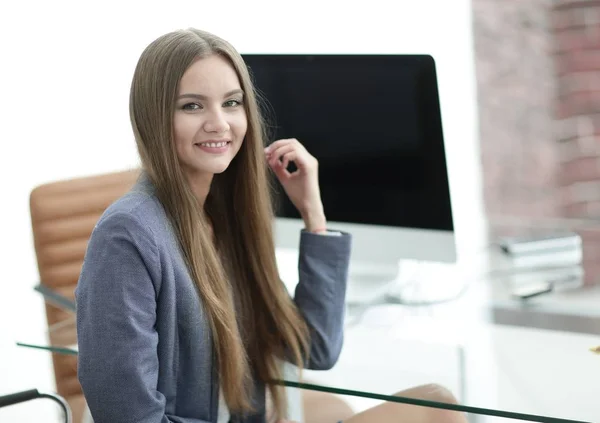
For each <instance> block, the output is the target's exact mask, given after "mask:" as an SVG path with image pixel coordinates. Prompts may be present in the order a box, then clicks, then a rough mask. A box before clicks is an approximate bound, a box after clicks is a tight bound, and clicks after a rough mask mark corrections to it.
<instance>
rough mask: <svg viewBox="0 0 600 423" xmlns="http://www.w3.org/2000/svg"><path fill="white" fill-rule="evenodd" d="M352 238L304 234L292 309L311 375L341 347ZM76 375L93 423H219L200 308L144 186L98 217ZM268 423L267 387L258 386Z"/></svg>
mask: <svg viewBox="0 0 600 423" xmlns="http://www.w3.org/2000/svg"><path fill="white" fill-rule="evenodd" d="M350 244H351V237H350V235H349V234H346V233H343V234H342V236H321V235H315V234H311V233H307V232H304V231H303V232H302V233H301V239H300V260H299V275H300V281H299V284H298V286H297V288H296V292H295V296H294V301H295V303H296V305H297V306H298V307H299V310H300V312H301V314H302V315H303V316H304V318H305V319H306V322H307V323H308V326H309V328H310V330H311V348H310V359H309V361H308V363H306V367H307V368H310V369H322V370H325V369H329V368H331V367H332V366H333V365H334V364H335V362H336V360H337V358H338V356H339V353H340V350H341V348H342V342H343V313H344V297H345V291H346V279H347V274H348V264H349V258H350ZM75 295H76V304H77V333H78V346H79V364H78V377H79V381H80V383H81V386H82V389H83V392H84V395H85V398H86V400H87V403H88V406H89V408H90V411H91V414H92V416H93V418H94V422H95V423H126V422H127V423H139V422H144V423H159V422H160V423H167V422H177V423H206V422H211V423H214V422H216V419H217V407H218V399H219V392H218V384H219V382H218V372H217V369H216V366H215V362H214V356H213V351H212V343H211V334H210V330H209V327H208V325H207V321H206V319H205V318H204V311H203V307H202V304H201V302H200V300H199V298H198V295H197V293H196V288H195V286H194V283H193V282H192V280H191V279H190V276H189V274H188V271H187V268H186V266H185V264H184V260H183V257H182V254H181V251H180V249H179V247H178V243H177V241H176V238H175V235H174V232H173V230H172V228H171V225H170V224H169V222H168V220H167V216H166V214H165V211H164V209H163V208H162V206H161V204H160V202H159V201H158V199H157V197H156V196H155V195H154V192H153V187H152V185H151V184H150V183H149V182H148V181H147V179H142V180H141V181H140V182H138V183H137V184H136V186H135V187H134V188H133V189H132V190H131V191H130V192H129V193H128V194H126V195H125V196H123V197H122V198H120V199H119V200H118V201H116V202H115V203H114V204H112V205H111V206H110V207H109V208H108V209H107V210H106V212H105V213H104V214H103V215H102V217H101V218H100V220H99V221H98V224H97V226H96V227H95V229H94V231H93V233H92V236H91V238H90V241H89V244H88V249H87V252H86V256H85V260H84V264H83V268H82V271H81V276H80V279H79V282H78V285H77V289H76V294H75ZM255 385H256V387H257V389H256V392H257V393H256V395H255V397H254V398H253V403H254V407H255V409H256V413H254V414H252V415H248V416H232V419H231V421H232V422H247V423H250V422H264V421H265V387H264V385H263V384H261V383H260V382H258V381H256V382H255Z"/></svg>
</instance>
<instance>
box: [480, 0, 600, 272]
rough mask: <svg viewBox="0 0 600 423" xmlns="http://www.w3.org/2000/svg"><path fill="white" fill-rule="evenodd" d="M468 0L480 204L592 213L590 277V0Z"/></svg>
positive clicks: (597, 22)
mask: <svg viewBox="0 0 600 423" xmlns="http://www.w3.org/2000/svg"><path fill="white" fill-rule="evenodd" d="M472 2H473V21H474V40H475V57H476V69H477V80H478V92H479V113H480V139H481V154H482V157H481V159H482V164H483V173H484V175H483V178H484V189H485V194H484V198H485V202H486V211H487V213H488V215H489V216H490V217H491V218H492V219H493V218H494V216H511V215H512V216H519V217H522V218H524V219H523V220H524V222H525V223H526V222H527V220H529V221H530V222H531V223H532V224H535V223H536V219H538V220H539V218H543V217H567V218H574V219H590V218H592V219H598V223H597V224H592V225H590V227H591V228H592V229H590V230H585V231H582V234H583V236H584V262H585V263H584V264H585V269H586V283H588V284H592V283H599V282H600V0H526V1H519V0H472ZM493 229H494V228H493V227H492V231H493ZM597 263H599V264H597Z"/></svg>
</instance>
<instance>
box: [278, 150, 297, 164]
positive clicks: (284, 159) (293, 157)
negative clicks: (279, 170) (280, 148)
mask: <svg viewBox="0 0 600 423" xmlns="http://www.w3.org/2000/svg"><path fill="white" fill-rule="evenodd" d="M297 156H298V153H297V152H296V151H295V150H292V151H288V152H287V153H285V154H284V155H283V156H281V164H282V166H283V168H284V169H287V167H288V165H289V164H290V162H297Z"/></svg>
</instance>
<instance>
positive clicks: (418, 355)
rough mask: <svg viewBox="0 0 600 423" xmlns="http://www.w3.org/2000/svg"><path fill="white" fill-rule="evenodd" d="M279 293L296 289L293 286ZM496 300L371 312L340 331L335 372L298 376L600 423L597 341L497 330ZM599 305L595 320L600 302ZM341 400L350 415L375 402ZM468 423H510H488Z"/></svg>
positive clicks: (480, 288)
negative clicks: (446, 393)
mask: <svg viewBox="0 0 600 423" xmlns="http://www.w3.org/2000/svg"><path fill="white" fill-rule="evenodd" d="M279 259H280V263H281V266H280V269H286V270H284V272H282V273H283V274H282V278H284V281H286V280H287V281H294V280H295V277H296V274H295V273H294V272H295V270H296V269H295V263H296V262H295V261H294V260H295V256H294V255H293V254H291V253H290V254H288V255H283V256H280V257H279ZM285 272H288V273H285ZM286 285H287V286H288V289H290V290H293V288H294V285H295V283H294V282H291V283H289V282H288V283H286ZM493 291H502V289H501V288H498V287H494V286H492V285H491V284H490V283H487V284H486V283H480V282H476V283H474V284H473V286H472V288H471V289H470V290H469V292H468V293H467V294H466V295H464V296H463V297H461V298H460V299H459V300H457V301H454V302H451V303H448V304H442V305H437V306H429V307H416V308H415V307H407V306H400V305H379V306H373V307H371V308H370V309H368V310H367V311H366V312H365V313H364V314H363V315H362V317H361V319H360V321H358V322H356V323H354V324H352V325H349V326H348V327H347V329H346V333H345V343H344V348H343V351H342V354H341V356H340V359H339V361H338V363H337V364H336V366H335V367H334V368H333V369H332V370H329V371H325V372H316V371H305V376H304V377H305V379H306V380H307V381H309V382H313V383H317V384H322V385H326V386H332V387H339V388H345V389H351V390H362V391H368V392H373V393H378V394H393V393H395V392H398V391H400V390H402V389H406V388H409V387H411V386H415V385H420V384H426V383H438V384H442V385H444V386H445V387H447V388H449V389H450V390H451V391H452V392H453V393H454V394H455V395H456V396H457V397H458V398H459V400H460V401H461V403H463V404H465V405H469V406H473V407H482V408H492V409H497V410H504V411H512V412H519V413H526V414H537V415H544V416H548V417H556V418H564V419H573V420H582V421H590V422H591V421H600V396H599V394H598V389H597V383H598V381H600V355H598V354H595V353H593V352H591V351H590V348H592V347H596V346H598V345H600V332H599V333H598V335H596V334H589V333H588V334H586V333H573V332H567V331H557V330H548V329H538V328H533V327H518V326H514V325H510V326H509V325H501V324H495V323H493V319H492V313H493V311H492V310H491V309H490V298H491V297H493V296H498V295H499V294H498V292H496V293H494V292H493ZM292 292H293V291H292ZM599 292H600V291H599ZM500 295H503V294H502V292H500ZM559 295H562V298H561V299H560V304H563V307H573V306H575V307H577V306H578V305H583V304H584V303H585V305H590V304H593V302H590V299H589V296H583V297H586V298H583V297H582V298H579V297H581V296H579V297H578V296H577V295H569V294H568V293H567V294H559ZM554 298H555V299H556V298H557V297H554ZM569 298H570V300H569ZM598 299H599V300H600V296H599V297H598ZM548 301H550V303H551V300H545V299H542V300H541V302H540V307H543V306H544V303H546V306H548ZM569 301H571V302H572V303H570V302H569ZM565 304H566V305H565ZM596 304H597V305H598V310H599V311H600V301H599V302H597V303H596ZM598 315H600V312H599V313H598ZM346 400H347V401H349V402H350V403H351V405H352V406H353V407H354V408H355V410H356V411H360V410H362V409H365V408H368V407H370V406H373V405H375V404H377V403H379V401H377V400H370V399H361V398H350V397H346ZM473 421H477V422H492V421H494V422H495V421H498V422H501V423H505V422H508V420H506V419H500V418H493V417H487V418H486V417H477V418H473Z"/></svg>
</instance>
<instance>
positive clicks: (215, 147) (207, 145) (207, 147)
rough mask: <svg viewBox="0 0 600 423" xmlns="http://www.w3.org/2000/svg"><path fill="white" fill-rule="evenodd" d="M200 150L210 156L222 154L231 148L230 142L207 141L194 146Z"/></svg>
mask: <svg viewBox="0 0 600 423" xmlns="http://www.w3.org/2000/svg"><path fill="white" fill-rule="evenodd" d="M194 146H195V147H198V148H199V149H200V150H202V151H204V152H206V153H210V154H222V153H224V152H226V151H227V150H229V147H230V146H231V141H230V140H207V141H202V142H198V143H195V144H194Z"/></svg>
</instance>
